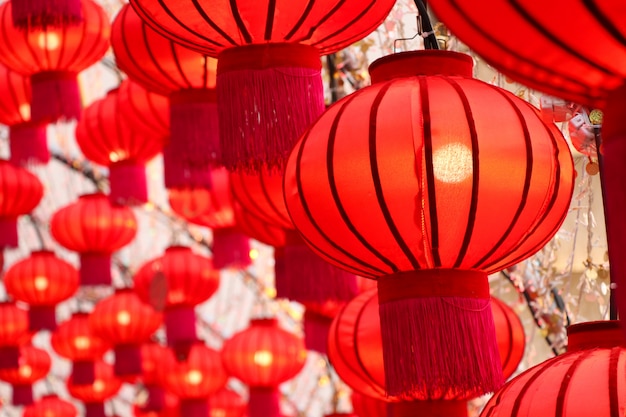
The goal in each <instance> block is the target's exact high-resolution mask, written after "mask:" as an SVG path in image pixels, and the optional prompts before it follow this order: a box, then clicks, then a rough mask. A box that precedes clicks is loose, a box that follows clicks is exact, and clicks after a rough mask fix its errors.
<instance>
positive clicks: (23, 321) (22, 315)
mask: <svg viewBox="0 0 626 417" xmlns="http://www.w3.org/2000/svg"><path fill="white" fill-rule="evenodd" d="M29 338H30V334H29V332H28V314H27V313H26V311H25V310H22V309H21V308H19V307H17V306H16V305H15V303H12V302H8V301H5V302H1V303H0V369H11V368H13V369H15V368H17V367H18V366H19V354H20V350H19V346H20V345H21V344H23V343H24V342H25V341H26V340H28V339H29Z"/></svg>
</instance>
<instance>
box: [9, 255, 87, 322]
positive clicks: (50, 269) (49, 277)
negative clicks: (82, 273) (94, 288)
mask: <svg viewBox="0 0 626 417" xmlns="http://www.w3.org/2000/svg"><path fill="white" fill-rule="evenodd" d="M3 281H4V286H5V288H6V291H7V293H8V294H9V295H11V297H13V298H14V299H16V300H19V301H22V302H24V303H26V304H28V306H29V308H28V325H29V330H31V331H38V330H44V329H45V330H54V329H56V323H57V322H56V305H57V304H59V303H60V302H62V301H65V300H67V299H68V298H70V297H71V296H72V295H74V293H75V292H76V290H77V289H78V284H79V277H78V270H77V269H76V268H74V266H73V265H72V264H70V263H69V262H66V261H64V260H62V259H60V258H58V257H56V256H55V254H54V252H52V251H48V250H39V251H34V252H31V254H30V256H29V257H27V258H25V259H22V260H20V261H18V262H16V263H14V264H13V265H11V267H10V268H9V269H7V271H6V272H5V274H4V277H3Z"/></svg>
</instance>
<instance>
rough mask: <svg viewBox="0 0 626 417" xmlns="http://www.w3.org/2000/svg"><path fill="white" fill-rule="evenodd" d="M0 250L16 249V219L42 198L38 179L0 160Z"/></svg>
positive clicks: (35, 205)
mask: <svg viewBox="0 0 626 417" xmlns="http://www.w3.org/2000/svg"><path fill="white" fill-rule="evenodd" d="M0 190H1V191H0V248H7V247H9V248H15V247H17V217H18V216H20V215H22V214H26V213H28V212H30V211H32V210H33V209H34V208H35V207H37V205H38V204H39V202H40V201H41V198H42V197H43V185H42V184H41V181H39V179H38V178H37V177H36V176H35V175H33V174H31V173H30V172H28V171H27V170H25V169H23V168H18V167H16V166H14V165H13V164H11V163H10V162H9V161H4V160H0Z"/></svg>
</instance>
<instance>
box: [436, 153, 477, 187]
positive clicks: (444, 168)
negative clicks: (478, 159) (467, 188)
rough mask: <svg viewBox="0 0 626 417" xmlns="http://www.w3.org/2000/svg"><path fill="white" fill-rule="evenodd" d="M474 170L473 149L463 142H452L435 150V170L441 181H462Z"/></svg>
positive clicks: (437, 177)
mask: <svg viewBox="0 0 626 417" xmlns="http://www.w3.org/2000/svg"><path fill="white" fill-rule="evenodd" d="M472 171H473V168H472V151H471V150H470V149H469V148H468V147H467V146H465V145H463V144H461V143H450V144H448V145H444V146H442V147H440V148H438V149H437V150H435V151H434V152H433V172H434V174H435V178H436V179H438V180H439V181H441V182H445V183H450V184H452V183H459V182H462V181H464V180H465V179H467V178H468V177H469V176H470V175H472Z"/></svg>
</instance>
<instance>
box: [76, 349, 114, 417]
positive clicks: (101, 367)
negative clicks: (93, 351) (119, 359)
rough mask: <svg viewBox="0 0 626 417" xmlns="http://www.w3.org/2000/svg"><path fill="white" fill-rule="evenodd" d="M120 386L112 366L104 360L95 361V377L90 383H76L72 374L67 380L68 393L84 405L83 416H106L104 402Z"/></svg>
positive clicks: (112, 395)
mask: <svg viewBox="0 0 626 417" xmlns="http://www.w3.org/2000/svg"><path fill="white" fill-rule="evenodd" d="M121 387H122V380H120V379H118V378H116V376H115V373H114V371H113V367H112V366H111V365H109V364H108V363H106V362H103V361H97V362H96V363H95V379H94V381H93V383H91V384H79V383H76V381H75V380H74V378H73V376H70V378H69V379H68V380H67V390H68V392H69V393H70V395H71V396H72V397H74V398H76V399H79V400H81V401H82V402H83V403H84V405H85V417H106V413H105V411H104V402H105V401H107V400H108V399H110V398H112V397H114V396H115V394H117V392H118V391H119V390H120V388H121Z"/></svg>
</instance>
